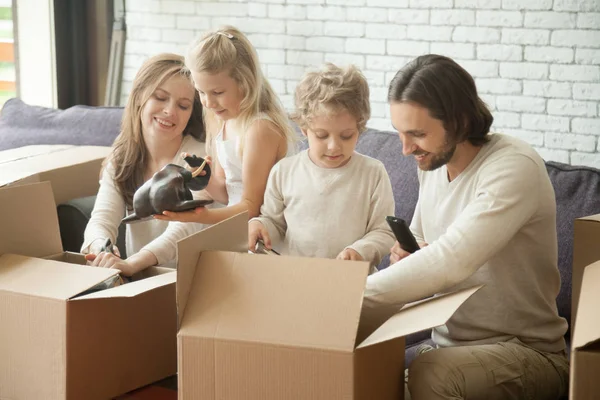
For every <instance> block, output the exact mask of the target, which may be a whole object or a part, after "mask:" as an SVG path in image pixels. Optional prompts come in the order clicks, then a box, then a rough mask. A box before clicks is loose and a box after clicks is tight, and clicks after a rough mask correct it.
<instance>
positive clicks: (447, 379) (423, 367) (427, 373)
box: [408, 349, 464, 400]
mask: <svg viewBox="0 0 600 400" xmlns="http://www.w3.org/2000/svg"><path fill="white" fill-rule="evenodd" d="M444 350H446V349H437V350H432V351H429V352H426V353H423V354H421V355H420V356H418V357H417V358H415V360H414V361H413V362H412V364H411V365H410V367H409V369H408V390H409V391H410V393H411V396H412V398H413V399H415V400H419V399H426V398H428V396H429V397H433V396H432V395H433V394H435V395H436V398H444V397H448V398H452V396H457V395H459V394H460V393H461V382H463V383H464V377H463V376H461V371H460V369H458V368H457V365H455V363H454V362H453V359H452V357H449V354H446V353H447V352H446V351H444Z"/></svg>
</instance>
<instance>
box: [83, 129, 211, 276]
mask: <svg viewBox="0 0 600 400" xmlns="http://www.w3.org/2000/svg"><path fill="white" fill-rule="evenodd" d="M181 152H187V153H190V154H196V155H198V156H202V155H204V153H205V150H204V143H201V142H198V141H197V140H196V139H194V138H193V137H191V136H186V137H185V138H184V140H183V142H182V144H181V148H180V149H179V151H178V152H177V155H176V156H175V158H173V160H172V161H171V163H172V164H177V165H181V166H184V165H185V161H184V160H182V159H181V157H180V156H179V155H180V154H181ZM113 176H114V167H113V166H112V165H111V164H110V163H109V164H108V165H107V166H106V168H105V169H104V171H103V172H102V177H101V179H100V189H99V191H98V195H97V197H96V203H95V204H94V210H93V211H92V216H91V218H90V221H89V222H88V224H87V226H86V228H85V234H84V241H83V245H82V247H81V252H82V253H96V252H98V249H99V248H100V246H102V245H103V244H104V242H105V240H106V238H110V239H111V240H112V241H113V243H115V242H116V238H117V233H118V229H119V224H120V223H121V219H122V218H123V217H124V216H125V213H126V206H125V200H124V199H123V197H122V196H121V195H120V193H119V191H118V190H117V187H116V186H115V182H114V179H113ZM192 193H193V195H194V198H206V196H207V195H206V194H205V193H204V191H200V192H192ZM204 227H205V226H204V225H203V224H197V223H182V222H167V221H159V220H156V219H150V220H146V221H142V222H135V223H132V224H127V225H126V230H125V247H126V250H127V255H128V256H131V255H133V254H135V253H137V252H139V251H140V250H148V251H150V252H152V253H153V254H154V255H155V256H156V259H157V260H158V264H159V265H161V266H168V267H174V266H175V258H176V251H177V246H176V245H177V241H178V240H180V239H183V238H184V237H186V236H189V235H191V234H192V233H195V232H198V231H199V230H201V229H203V228H204Z"/></svg>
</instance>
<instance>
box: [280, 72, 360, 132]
mask: <svg viewBox="0 0 600 400" xmlns="http://www.w3.org/2000/svg"><path fill="white" fill-rule="evenodd" d="M294 101H295V105H296V110H295V112H294V113H293V115H292V119H293V120H294V121H295V122H296V123H297V124H298V125H299V126H300V128H301V129H303V130H306V129H307V128H308V126H309V125H310V122H311V119H312V118H314V117H315V115H317V114H325V115H330V114H337V113H339V112H340V111H344V110H345V111H348V113H350V115H352V116H353V117H354V118H356V120H357V124H358V131H359V132H363V131H364V130H365V129H366V126H367V121H368V120H369V118H370V117H371V106H370V103H369V84H368V83H367V80H366V79H365V76H364V75H363V74H362V73H361V72H360V71H359V70H358V68H356V67H355V66H354V65H350V66H347V67H344V68H340V67H338V66H336V65H335V64H332V63H326V64H325V65H323V67H322V68H321V69H320V70H318V71H311V72H308V73H306V74H305V75H304V76H303V77H302V79H301V80H300V82H299V83H298V86H296V93H295V96H294Z"/></svg>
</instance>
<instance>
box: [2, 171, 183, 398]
mask: <svg viewBox="0 0 600 400" xmlns="http://www.w3.org/2000/svg"><path fill="white" fill-rule="evenodd" d="M0 204H1V205H2V207H0V221H2V222H1V225H0V321H1V323H0V399H36V400H37V399H48V400H51V399H76V400H80V399H86V400H89V399H102V400H106V399H109V398H112V397H114V396H117V395H119V394H122V393H125V392H127V391H130V390H133V389H135V388H138V387H140V386H143V385H146V384H149V383H151V382H154V381H157V380H159V379H162V378H165V377H167V376H170V375H174V374H175V373H176V372H177V369H176V367H177V360H176V356H177V350H176V336H175V335H176V328H177V316H176V306H175V278H176V275H175V272H174V271H173V270H168V269H164V268H153V269H150V271H149V272H148V274H147V276H148V277H147V278H146V279H141V280H138V281H134V282H131V283H128V284H126V285H122V286H118V287H115V288H112V289H107V290H103V291H100V292H95V293H90V294H88V295H84V296H79V297H78V294H80V293H82V292H83V291H85V290H87V289H89V288H90V287H92V286H95V285H96V284H98V283H100V282H102V281H104V280H106V279H107V278H109V277H111V276H113V275H115V274H116V273H117V272H116V271H115V270H110V269H104V268H95V267H89V266H84V265H77V264H81V263H84V260H83V259H82V255H80V254H74V253H65V252H63V251H62V245H61V240H60V236H59V229H58V219H57V216H56V205H55V203H54V198H53V194H52V188H51V185H50V182H42V183H35V184H29V185H19V186H9V187H5V188H0ZM42 258H47V259H42ZM57 260H58V261H57ZM73 262H75V263H73ZM152 275H153V276H152Z"/></svg>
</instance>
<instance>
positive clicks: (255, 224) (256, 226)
mask: <svg viewBox="0 0 600 400" xmlns="http://www.w3.org/2000/svg"><path fill="white" fill-rule="evenodd" d="M259 240H262V241H263V243H264V244H265V247H266V248H267V249H269V250H272V249H271V238H270V237H269V231H267V228H265V226H264V225H263V224H262V223H261V222H260V221H252V222H250V223H248V250H250V251H251V252H254V251H255V250H256V242H258V241H259Z"/></svg>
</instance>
